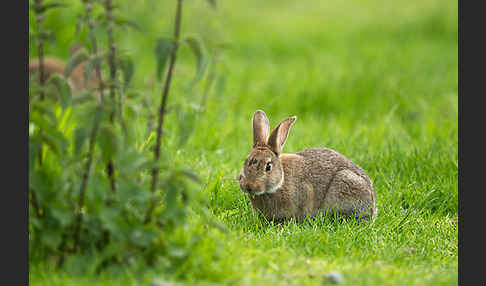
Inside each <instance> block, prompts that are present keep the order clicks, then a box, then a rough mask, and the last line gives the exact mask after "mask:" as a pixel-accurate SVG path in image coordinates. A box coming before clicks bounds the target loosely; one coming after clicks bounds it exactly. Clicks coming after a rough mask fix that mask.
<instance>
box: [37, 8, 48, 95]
mask: <svg viewBox="0 0 486 286" xmlns="http://www.w3.org/2000/svg"><path fill="white" fill-rule="evenodd" d="M43 2H44V1H43V0H35V4H36V5H37V7H42V6H43V4H44V3H43ZM38 11H39V13H38V14H36V15H35V19H36V21H37V29H38V37H37V42H38V45H37V52H38V57H39V84H40V86H41V94H40V97H41V100H44V96H45V94H44V86H45V83H46V75H45V70H44V36H45V34H44V33H45V32H44V30H43V29H42V22H43V21H44V17H45V16H44V13H43V12H41V11H42V9H39V10H38Z"/></svg>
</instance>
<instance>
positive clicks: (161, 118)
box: [145, 0, 182, 223]
mask: <svg viewBox="0 0 486 286" xmlns="http://www.w3.org/2000/svg"><path fill="white" fill-rule="evenodd" d="M181 18H182V0H178V1H177V10H176V18H175V26H174V47H173V49H172V54H171V56H170V62H169V70H168V72H167V78H166V80H165V85H164V90H163V92H162V102H161V104H160V109H159V119H158V125H157V140H156V142H155V149H154V157H155V162H158V161H159V158H160V144H161V141H162V130H163V129H162V127H163V125H164V115H165V108H166V105H167V98H168V95H169V89H170V83H171V80H172V72H173V70H174V64H175V61H176V56H177V50H178V48H179V34H180V29H181ZM158 180H159V167H158V166H157V165H156V166H155V167H154V168H152V188H151V191H152V193H155V190H156V189H157V184H158ZM154 207H155V202H154V200H152V201H151V202H150V206H149V208H148V210H147V214H146V216H145V223H148V222H150V220H151V218H152V212H153V209H154Z"/></svg>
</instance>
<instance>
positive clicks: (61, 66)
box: [29, 44, 98, 94]
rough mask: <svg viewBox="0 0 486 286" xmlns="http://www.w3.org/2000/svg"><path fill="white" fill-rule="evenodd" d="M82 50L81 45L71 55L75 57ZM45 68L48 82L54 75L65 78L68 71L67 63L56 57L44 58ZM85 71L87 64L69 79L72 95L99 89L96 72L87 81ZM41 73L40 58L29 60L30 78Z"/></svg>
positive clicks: (83, 63) (80, 67)
mask: <svg viewBox="0 0 486 286" xmlns="http://www.w3.org/2000/svg"><path fill="white" fill-rule="evenodd" d="M81 49H84V47H83V46H81V45H79V44H78V45H75V46H74V47H73V48H72V49H71V51H70V55H71V56H72V55H74V54H75V53H77V52H78V51H80V50H81ZM43 66H44V73H45V79H46V81H47V80H49V78H50V77H51V76H52V75H53V74H56V73H57V74H60V75H61V76H64V72H65V70H66V63H65V62H64V61H63V60H61V59H59V58H56V57H50V56H47V57H44V58H43ZM84 69H85V62H81V63H79V64H78V65H77V66H76V67H75V68H74V69H73V70H72V72H71V74H70V76H69V77H68V78H67V82H68V84H69V85H70V87H71V90H72V93H73V94H77V93H79V92H82V91H87V90H90V89H95V88H97V87H98V80H97V79H96V76H95V74H94V72H91V74H90V76H89V78H87V79H85V74H84ZM39 72H40V61H39V59H38V58H35V59H29V77H30V76H33V75H36V76H39V77H40V75H39Z"/></svg>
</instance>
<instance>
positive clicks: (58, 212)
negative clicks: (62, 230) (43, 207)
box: [49, 206, 74, 227]
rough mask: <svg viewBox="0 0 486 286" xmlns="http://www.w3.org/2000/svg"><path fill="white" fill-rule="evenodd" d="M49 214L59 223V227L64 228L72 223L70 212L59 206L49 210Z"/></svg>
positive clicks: (72, 218)
mask: <svg viewBox="0 0 486 286" xmlns="http://www.w3.org/2000/svg"><path fill="white" fill-rule="evenodd" d="M49 212H50V213H51V214H52V216H53V217H54V218H55V219H56V220H57V221H58V222H59V224H60V225H61V227H66V226H68V225H69V224H71V223H72V222H73V221H74V215H73V211H72V210H67V209H64V208H61V207H59V206H53V207H51V208H49Z"/></svg>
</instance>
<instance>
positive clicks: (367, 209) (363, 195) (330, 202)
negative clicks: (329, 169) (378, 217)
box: [323, 169, 375, 220]
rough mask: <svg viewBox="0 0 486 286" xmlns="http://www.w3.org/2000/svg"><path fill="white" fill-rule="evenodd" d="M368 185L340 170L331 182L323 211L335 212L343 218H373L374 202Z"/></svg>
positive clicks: (349, 173) (357, 177)
mask: <svg viewBox="0 0 486 286" xmlns="http://www.w3.org/2000/svg"><path fill="white" fill-rule="evenodd" d="M372 192H373V190H372V187H371V186H370V185H369V183H368V182H367V181H366V180H365V179H363V178H362V177H360V176H358V175H357V174H356V173H354V172H353V171H350V170H347V169H346V170H341V171H339V172H337V173H336V175H335V177H334V178H333V180H332V181H331V183H330V185H329V188H328V191H327V194H326V197H325V198H324V204H323V210H324V211H326V212H330V213H335V212H337V213H338V214H340V215H343V216H345V217H352V216H355V217H358V218H361V219H364V220H368V219H369V218H370V217H371V218H373V217H374V214H375V202H374V199H373V198H374V197H373V193H372Z"/></svg>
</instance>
